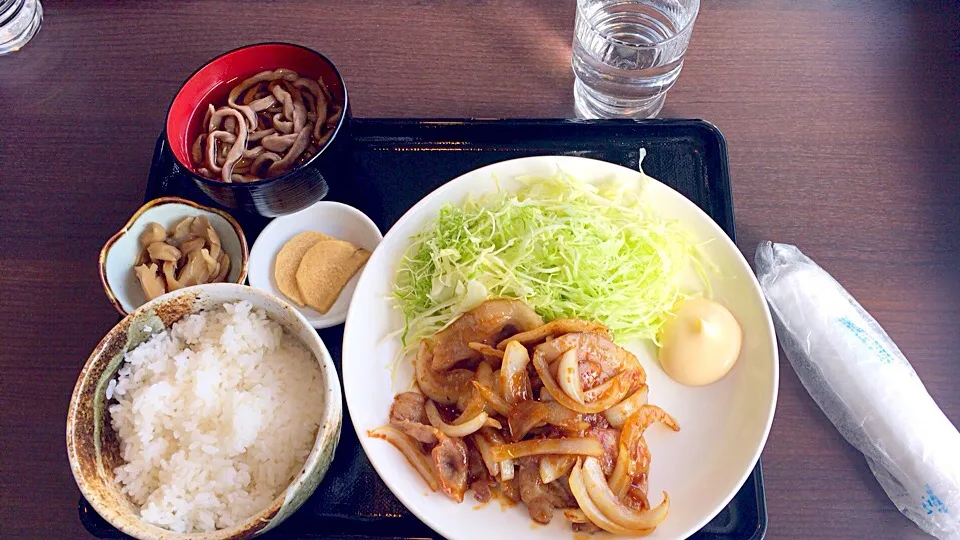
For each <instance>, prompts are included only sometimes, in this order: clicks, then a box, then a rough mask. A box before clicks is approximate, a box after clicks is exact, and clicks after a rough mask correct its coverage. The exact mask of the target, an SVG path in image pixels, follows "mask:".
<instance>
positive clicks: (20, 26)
mask: <svg viewBox="0 0 960 540" xmlns="http://www.w3.org/2000/svg"><path fill="white" fill-rule="evenodd" d="M42 22H43V6H41V5H40V0H0V55H4V54H7V53H12V52H16V51H18V50H20V48H21V47H23V46H24V45H26V43H27V42H28V41H30V40H31V39H32V38H33V36H34V35H36V33H37V30H39V29H40V24H41V23H42Z"/></svg>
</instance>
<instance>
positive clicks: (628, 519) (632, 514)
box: [582, 458, 670, 529]
mask: <svg viewBox="0 0 960 540" xmlns="http://www.w3.org/2000/svg"><path fill="white" fill-rule="evenodd" d="M582 473H583V484H584V486H586V488H587V494H589V496H590V498H591V499H592V500H593V501H594V502H595V503H596V505H597V507H598V508H599V509H600V511H601V512H603V514H604V515H605V516H606V517H608V518H610V520H611V521H613V522H614V523H616V524H618V525H620V526H622V527H626V528H628V529H651V528H654V527H656V526H657V525H659V524H660V523H662V522H663V520H665V519H667V513H668V512H669V510H670V496H669V495H667V492H666V491H664V492H663V502H661V503H660V504H659V505H658V506H657V507H656V508H651V509H647V510H634V509H633V508H630V507H629V506H626V505H624V504H623V503H621V502H620V500H619V499H617V496H616V495H614V493H613V491H611V490H610V486H609V485H607V479H606V478H604V476H603V469H602V468H601V467H600V462H599V461H597V460H596V459H593V458H587V459H585V460H584V461H583V467H582ZM598 525H599V524H598Z"/></svg>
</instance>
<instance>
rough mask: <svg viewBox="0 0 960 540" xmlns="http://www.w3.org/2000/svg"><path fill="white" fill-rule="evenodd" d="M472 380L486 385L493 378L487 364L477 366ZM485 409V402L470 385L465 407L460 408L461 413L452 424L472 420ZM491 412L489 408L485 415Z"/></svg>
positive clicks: (491, 370)
mask: <svg viewBox="0 0 960 540" xmlns="http://www.w3.org/2000/svg"><path fill="white" fill-rule="evenodd" d="M473 378H474V380H476V381H479V382H480V383H481V384H488V383H489V382H490V380H491V379H492V378H493V369H492V368H491V367H490V366H489V365H488V364H480V365H478V366H477V372H476V373H475V374H474V377H473ZM487 408H488V407H487V402H486V401H485V400H484V399H483V396H482V395H480V391H479V390H477V389H476V388H473V386H472V385H471V387H470V398H469V399H467V400H466V405H465V406H464V407H463V408H461V410H462V411H463V412H462V413H460V416H458V417H457V419H456V420H454V421H453V424H454V425H459V424H463V423H464V422H467V421H469V420H472V419H473V417H475V416H476V415H478V414H480V412H481V411H486V409H487ZM493 412H494V411H493V409H492V408H490V410H489V411H487V415H488V416H489V415H490V414H492V413H493ZM498 423H499V422H498Z"/></svg>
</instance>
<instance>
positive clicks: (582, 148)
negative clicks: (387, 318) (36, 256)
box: [79, 119, 767, 540]
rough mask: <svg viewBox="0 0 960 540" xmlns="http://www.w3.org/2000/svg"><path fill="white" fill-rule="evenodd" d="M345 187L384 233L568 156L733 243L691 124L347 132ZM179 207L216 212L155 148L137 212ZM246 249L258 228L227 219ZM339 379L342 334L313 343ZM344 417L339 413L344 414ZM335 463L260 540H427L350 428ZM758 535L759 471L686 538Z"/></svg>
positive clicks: (488, 124)
mask: <svg viewBox="0 0 960 540" xmlns="http://www.w3.org/2000/svg"><path fill="white" fill-rule="evenodd" d="M354 127H355V131H354V137H355V148H354V165H355V166H354V179H353V181H352V183H349V185H331V186H330V195H329V196H328V199H332V200H338V201H342V202H345V203H348V204H351V205H353V206H355V207H357V208H359V209H360V210H362V211H363V212H364V213H366V214H367V215H368V216H370V217H371V218H372V219H373V221H374V222H376V224H377V225H378V226H379V227H380V229H381V230H382V231H387V230H388V229H389V228H390V227H391V226H392V225H393V224H394V222H396V221H397V219H399V218H400V216H402V215H403V213H404V212H406V211H407V209H408V208H410V207H411V206H413V204H415V203H416V202H417V201H419V200H420V199H421V198H422V197H423V196H425V195H426V194H427V193H429V192H430V191H432V190H433V189H434V188H436V187H438V186H440V185H442V184H443V183H445V182H447V181H448V180H451V179H453V178H455V177H456V176H459V175H460V174H463V173H465V172H467V171H470V170H472V169H475V168H477V167H480V166H483V165H488V164H490V163H495V162H498V161H503V160H506V159H511V158H516V157H523V156H532V155H550V154H554V155H555V154H563V155H576V156H584V157H591V158H596V159H602V160H605V161H610V162H613V163H617V164H620V165H623V166H626V167H629V168H632V169H636V168H637V164H638V160H639V150H640V148H646V149H647V157H646V158H645V159H644V162H643V168H644V171H646V172H647V173H648V174H650V175H651V176H653V177H654V178H657V179H659V180H660V181H662V182H664V183H666V184H667V185H669V186H671V187H673V188H674V189H676V190H677V191H679V192H680V193H682V194H684V195H685V196H686V197H687V198H689V199H690V200H692V201H693V202H695V203H696V204H697V205H699V206H700V208H702V209H703V210H704V211H705V212H707V213H708V214H709V215H710V216H711V217H713V219H714V220H715V221H716V222H717V223H718V224H719V225H720V227H721V228H722V229H723V230H724V231H725V232H726V233H727V234H728V235H729V236H730V238H733V239H735V232H734V223H733V205H732V202H731V196H730V178H729V173H728V170H727V148H726V142H725V141H724V138H723V135H722V134H721V133H720V131H719V130H717V129H716V128H715V127H714V126H712V125H711V124H709V123H707V122H703V121H699V120H649V121H642V122H632V121H578V120H465V121H460V120H456V121H447V120H434V121H428V120H377V119H368V120H355V121H354ZM163 195H179V196H182V197H186V198H188V199H192V200H196V201H198V202H202V203H205V204H208V205H212V206H216V205H215V204H213V203H212V202H211V201H210V200H209V199H207V197H206V196H204V195H203V194H202V193H201V192H200V191H199V190H198V189H197V188H195V187H194V186H193V185H192V184H191V183H190V182H189V180H187V179H185V178H184V177H183V176H182V175H181V173H180V171H179V169H178V167H177V165H176V164H175V163H174V160H173V158H172V156H171V155H170V153H169V151H168V149H167V148H166V145H165V143H164V139H163V137H161V138H160V139H159V140H158V141H157V146H156V151H155V153H154V157H153V164H152V167H151V170H150V178H149V181H148V183H147V190H146V195H145V200H150V199H154V198H156V197H160V196H163ZM233 214H234V216H235V217H236V218H237V220H238V221H239V222H240V224H241V225H242V226H243V228H244V231H245V233H246V235H247V241H248V242H249V243H250V244H251V245H252V244H253V242H254V240H255V239H256V237H257V235H258V234H259V233H260V231H261V230H263V227H264V226H265V225H266V224H267V222H268V221H269V219H267V218H262V217H260V216H254V215H249V214H242V213H237V212H234V213H233ZM320 336H321V337H322V338H323V341H324V343H325V344H326V345H327V347H328V348H329V349H330V354H331V355H332V356H333V359H334V362H335V363H336V364H337V368H338V369H339V365H340V350H341V342H342V340H343V327H342V326H337V327H334V328H328V329H325V330H321V331H320ZM344 415H345V416H348V415H349V413H348V412H347V410H346V407H344ZM343 426H344V428H343V434H342V436H341V439H340V445H339V446H338V448H337V452H336V457H335V458H334V460H333V463H332V464H331V466H330V470H329V472H328V473H327V475H326V477H325V478H324V480H323V482H322V483H321V484H320V487H319V488H318V489H317V492H316V493H315V494H314V495H313V496H312V497H311V498H310V499H309V500H308V501H307V502H306V503H305V504H304V505H303V507H302V508H301V509H300V510H299V511H298V512H297V513H296V514H294V515H293V516H291V517H290V518H289V519H288V520H287V521H285V522H284V523H283V524H282V525H280V526H279V527H278V528H277V529H276V530H274V531H271V532H270V533H268V534H267V535H265V536H264V538H290V537H296V538H305V537H307V538H321V537H327V538H335V537H340V538H344V537H372V536H377V537H384V538H391V537H392V538H434V537H437V535H436V533H434V532H433V531H432V530H431V529H429V528H428V527H427V526H426V525H424V524H423V523H421V522H420V521H419V520H418V519H417V518H416V517H414V516H413V515H412V514H410V512H408V511H407V510H406V509H405V508H404V506H403V505H402V504H400V502H399V501H397V499H396V498H395V497H394V496H393V495H392V494H391V493H390V490H389V489H387V487H386V485H384V483H383V482H382V481H381V480H380V478H379V477H378V476H377V473H376V472H375V471H374V470H373V467H372V466H371V465H370V463H369V462H368V461H367V458H366V456H365V455H364V453H363V451H362V450H361V448H360V445H359V442H358V441H357V436H356V433H355V432H354V431H353V429H352V428H353V426H352V424H351V422H350V420H349V417H347V418H344V421H343ZM79 510H80V519H81V521H82V522H83V524H84V526H85V527H86V528H87V530H88V531H90V533H92V534H94V535H95V536H98V537H100V538H122V537H123V534H122V533H120V532H119V531H117V530H116V529H115V528H113V527H112V526H110V525H109V524H108V523H107V522H106V521H104V520H103V518H101V517H100V516H99V515H97V513H96V512H95V511H93V509H92V508H91V507H90V505H89V504H88V503H87V501H86V500H84V499H82V498H81V500H80V509H79ZM766 528H767V511H766V502H765V500H764V494H763V473H762V472H761V468H760V463H759V462H757V466H756V468H755V469H754V471H753V473H752V474H751V475H750V476H749V477H748V478H747V481H746V483H745V484H744V485H743V487H742V488H740V491H739V492H738V493H737V495H736V496H735V497H734V498H733V500H732V501H731V502H730V504H728V505H727V507H726V508H724V509H723V510H722V511H721V512H720V514H718V515H717V516H716V518H714V519H713V521H711V522H710V523H709V524H708V525H707V526H706V527H704V528H703V529H702V530H701V531H700V532H698V533H697V534H695V535H694V536H693V538H698V539H716V540H741V539H761V538H763V537H764V535H765V533H766Z"/></svg>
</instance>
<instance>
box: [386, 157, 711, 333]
mask: <svg viewBox="0 0 960 540" xmlns="http://www.w3.org/2000/svg"><path fill="white" fill-rule="evenodd" d="M518 180H520V181H521V182H522V184H523V185H524V187H523V188H521V189H520V190H519V191H518V192H516V193H507V192H505V191H504V190H499V191H498V192H497V193H495V194H493V195H489V196H486V197H483V198H480V199H476V200H475V199H468V200H466V201H465V202H464V203H463V204H462V205H460V206H455V205H445V206H444V207H443V208H441V210H440V213H439V215H438V216H437V219H436V221H435V222H434V223H433V224H432V225H430V226H429V227H428V228H427V229H425V230H424V231H422V232H421V233H419V234H417V235H416V236H414V237H413V244H412V245H411V246H410V248H409V249H408V251H407V252H406V254H405V256H404V259H403V261H402V262H401V264H400V268H399V270H398V273H397V278H396V284H395V288H394V297H395V300H396V301H397V304H398V306H399V308H400V310H401V311H402V312H403V314H404V319H405V326H404V329H403V332H402V340H403V343H404V345H405V348H406V349H408V350H409V348H410V347H412V346H415V345H416V344H417V343H419V342H420V340H421V339H422V338H424V337H429V336H431V335H433V334H434V333H436V332H437V331H439V330H441V329H442V328H443V327H444V326H445V325H447V324H449V323H450V322H451V321H452V320H453V319H454V318H456V316H457V315H459V314H461V313H463V312H464V311H468V310H470V309H472V308H474V307H476V306H477V305H478V304H480V303H481V302H483V301H484V300H486V299H487V298H490V297H513V298H520V299H522V300H524V301H526V302H527V303H528V304H529V305H530V306H532V307H533V308H534V309H535V310H536V311H537V313H539V314H540V315H541V316H542V317H543V318H544V319H545V320H548V321H549V320H552V319H555V318H559V317H579V318H582V319H587V320H591V321H600V322H602V323H604V324H606V325H607V326H608V327H609V328H610V330H611V331H612V332H613V333H614V335H615V336H616V337H617V339H618V340H620V339H630V338H641V339H650V340H654V341H656V339H657V332H658V331H659V329H660V327H661V326H662V325H663V323H664V322H665V320H666V318H667V317H668V316H669V314H670V312H671V311H672V309H673V307H674V304H675V303H676V302H677V301H678V300H680V299H683V298H686V297H687V293H686V292H684V290H683V287H682V282H683V281H684V275H689V270H690V269H691V268H692V269H693V270H695V271H696V272H697V276H698V277H699V278H700V279H701V280H703V282H704V284H707V282H706V279H705V275H704V270H703V263H704V259H703V256H702V254H701V250H700V246H699V245H698V243H697V241H696V239H695V238H694V237H693V236H692V235H691V234H690V233H689V232H688V231H686V230H685V229H683V228H682V227H681V226H680V225H679V224H678V223H677V222H675V221H670V220H666V219H664V218H662V217H659V216H657V215H656V214H655V213H654V212H652V211H651V210H650V209H649V208H647V207H646V205H645V204H644V201H643V199H642V185H641V184H638V183H629V184H628V183H623V182H613V181H606V182H602V183H588V182H585V181H582V180H579V179H577V178H574V177H573V176H571V175H569V174H567V173H565V172H563V171H560V170H558V171H557V172H556V173H555V174H554V175H553V176H551V177H548V178H535V177H522V178H518Z"/></svg>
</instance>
